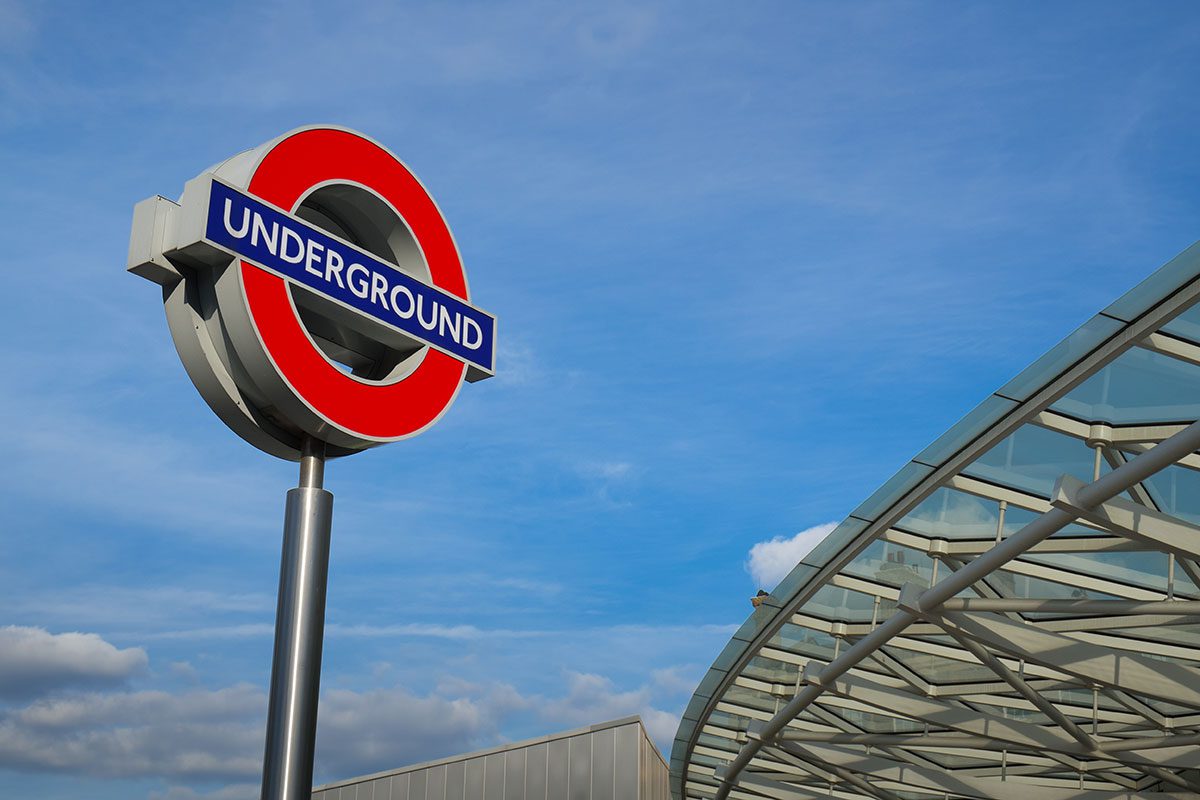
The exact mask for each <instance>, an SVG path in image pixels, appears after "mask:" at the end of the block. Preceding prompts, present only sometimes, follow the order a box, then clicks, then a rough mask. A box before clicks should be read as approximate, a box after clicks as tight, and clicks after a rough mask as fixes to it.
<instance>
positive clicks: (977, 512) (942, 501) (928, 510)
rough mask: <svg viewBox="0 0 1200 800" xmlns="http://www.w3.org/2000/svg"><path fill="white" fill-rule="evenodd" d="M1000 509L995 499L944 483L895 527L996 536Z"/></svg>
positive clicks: (961, 535)
mask: <svg viewBox="0 0 1200 800" xmlns="http://www.w3.org/2000/svg"><path fill="white" fill-rule="evenodd" d="M999 512H1000V507H999V504H998V503H996V501H995V500H985V499H983V498H982V497H976V496H975V495H971V494H966V493H965V492H959V491H955V490H954V489H947V488H945V487H943V488H940V489H938V490H937V491H935V492H934V493H933V494H931V495H929V497H926V498H925V499H924V500H922V501H921V502H920V504H918V505H917V507H916V508H914V509H913V510H912V511H910V512H909V513H908V515H907V516H905V517H904V518H903V519H901V520H900V521H899V522H897V523H896V527H897V528H900V529H901V530H905V531H909V532H911V533H919V534H921V535H922V536H930V537H935V538H940V539H994V538H996V526H997V525H998V524H999V522H998V520H999Z"/></svg>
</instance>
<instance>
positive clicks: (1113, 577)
mask: <svg viewBox="0 0 1200 800" xmlns="http://www.w3.org/2000/svg"><path fill="white" fill-rule="evenodd" d="M1023 560H1025V561H1030V562H1033V563H1035V564H1046V565H1047V566H1051V567H1058V568H1060V569H1065V570H1070V571H1071V572H1078V573H1082V574H1084V575H1094V576H1096V577H1098V578H1104V579H1105V580H1110V581H1114V582H1116V583H1123V584H1125V585H1127V586H1137V587H1141V588H1143V589H1153V590H1155V591H1159V592H1163V593H1166V591H1167V561H1168V556H1167V554H1166V553H1160V552H1157V551H1134V550H1129V551H1117V552H1111V551H1110V552H1103V553H1042V554H1036V553H1031V554H1028V555H1026V556H1025V557H1024V558H1023ZM1182 571H1183V570H1177V572H1182Z"/></svg>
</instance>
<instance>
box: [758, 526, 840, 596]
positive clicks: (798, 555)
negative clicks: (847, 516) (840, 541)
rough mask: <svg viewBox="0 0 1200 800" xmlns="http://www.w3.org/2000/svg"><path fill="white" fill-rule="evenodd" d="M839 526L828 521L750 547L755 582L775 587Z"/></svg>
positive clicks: (765, 587)
mask: <svg viewBox="0 0 1200 800" xmlns="http://www.w3.org/2000/svg"><path fill="white" fill-rule="evenodd" d="M836 527H837V523H836V522H826V523H823V524H821V525H814V526H812V527H811V528H805V529H804V530H802V531H800V532H799V533H797V534H796V535H795V536H792V537H791V538H784V537H782V536H776V537H775V538H774V539H770V540H768V541H765V542H759V543H758V544H756V545H754V546H753V547H751V548H750V557H749V559H748V560H747V561H746V570H747V571H748V572H749V573H750V577H752V578H754V582H755V583H756V584H758V585H759V586H761V587H762V588H764V589H773V588H775V586H776V584H778V583H779V582H780V581H781V580H783V579H784V578H785V577H786V576H787V574H788V573H789V572H791V571H792V567H794V566H796V564H797V563H799V561H800V559H802V558H804V557H805V556H806V555H808V554H809V553H811V552H812V549H813V548H814V547H816V546H817V545H818V544H819V543H820V541H821V540H822V539H824V538H825V537H826V536H828V535H829V534H830V532H831V531H832V530H833V529H834V528H836Z"/></svg>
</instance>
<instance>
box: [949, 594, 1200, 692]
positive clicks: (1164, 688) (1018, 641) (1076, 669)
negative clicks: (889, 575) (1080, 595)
mask: <svg viewBox="0 0 1200 800" xmlns="http://www.w3.org/2000/svg"><path fill="white" fill-rule="evenodd" d="M925 614H926V616H927V617H928V618H929V619H931V620H935V621H936V620H940V623H939V624H942V625H943V627H944V628H945V629H946V630H947V631H948V632H951V633H952V634H954V633H961V634H964V635H966V636H969V637H971V638H972V639H974V640H976V641H977V642H980V643H982V644H985V645H987V646H988V647H990V648H993V649H995V650H1000V651H1002V652H1005V653H1008V654H1009V655H1012V656H1014V657H1016V658H1023V659H1025V660H1026V661H1030V662H1032V663H1035V664H1041V665H1042V666H1045V667H1049V668H1051V669H1054V670H1056V671H1058V672H1063V673H1066V674H1068V675H1073V676H1074V677H1076V678H1078V679H1079V680H1081V681H1083V682H1084V683H1087V684H1092V685H1097V686H1101V687H1104V686H1107V687H1111V688H1114V689H1122V690H1125V691H1129V692H1133V693H1134V694H1140V695H1149V696H1150V697H1157V698H1159V699H1160V700H1166V701H1168V702H1171V703H1176V704H1179V705H1187V706H1193V707H1195V708H1200V669H1197V668H1195V667H1189V666H1184V665H1183V664H1176V663H1173V662H1170V661H1162V660H1158V659H1153V658H1147V657H1145V656H1141V655H1137V654H1135V653H1127V652H1121V651H1114V650H1112V649H1110V648H1107V647H1100V646H1098V645H1094V644H1088V643H1087V642H1081V641H1080V640H1078V639H1075V638H1072V637H1070V636H1064V635H1062V634H1060V633H1051V632H1049V631H1044V630H1042V629H1040V628H1038V627H1037V626H1035V625H1030V624H1028V623H1017V622H1011V621H1009V620H1007V619H1000V618H997V617H988V616H985V615H975V614H964V613H962V612H958V611H949V612H945V613H941V614H938V613H936V612H925ZM1149 644H1150V643H1149V642H1147V646H1149Z"/></svg>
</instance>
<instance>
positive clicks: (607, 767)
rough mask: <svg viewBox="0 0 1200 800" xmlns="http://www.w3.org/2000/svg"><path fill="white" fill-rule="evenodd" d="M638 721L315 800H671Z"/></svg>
mask: <svg viewBox="0 0 1200 800" xmlns="http://www.w3.org/2000/svg"><path fill="white" fill-rule="evenodd" d="M669 797H670V794H669V790H668V787H667V764H666V761H665V760H664V759H663V757H662V756H661V755H660V754H659V752H658V749H657V748H655V746H654V743H653V742H651V741H650V738H649V737H648V736H647V735H646V729H645V727H644V726H643V725H642V721H641V719H639V718H638V717H626V718H624V719H618V720H614V721H612V722H605V723H602V724H600V725H593V726H591V727H590V728H583V729H581V730H573V731H567V732H565V733H558V734H555V735H553V736H545V737H542V738H540V739H530V740H528V741H524V742H517V743H515V744H510V745H505V746H504V747H497V748H494V749H491V750H481V751H479V752H476V753H468V754H466V755H461V756H454V757H452V758H445V759H442V760H440V761H431V762H428V763H425V764H416V765H414V766H411V767H403V768H401V769H397V770H392V771H390V772H381V773H378V774H375V775H367V776H364V777H361V778H351V779H350V780H345V781H338V782H336V783H331V784H328V785H325V786H320V787H317V788H316V789H314V790H313V800H669Z"/></svg>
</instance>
